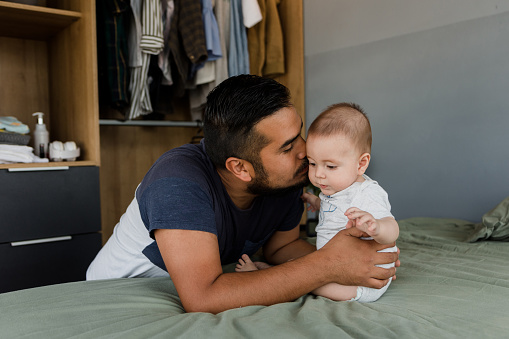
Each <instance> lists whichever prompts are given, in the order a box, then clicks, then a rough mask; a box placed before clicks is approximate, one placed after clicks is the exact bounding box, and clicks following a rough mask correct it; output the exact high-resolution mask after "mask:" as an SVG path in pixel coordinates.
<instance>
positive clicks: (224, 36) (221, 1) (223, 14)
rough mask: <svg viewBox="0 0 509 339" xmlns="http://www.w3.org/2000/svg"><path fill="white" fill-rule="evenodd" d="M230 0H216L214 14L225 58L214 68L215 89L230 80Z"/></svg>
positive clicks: (216, 63) (219, 60) (217, 61)
mask: <svg viewBox="0 0 509 339" xmlns="http://www.w3.org/2000/svg"><path fill="white" fill-rule="evenodd" d="M230 12H231V3H230V0H216V2H215V4H214V14H215V16H216V20H217V26H218V30H219V40H220V44H221V51H222V53H223V57H222V58H221V59H218V60H216V62H215V64H214V66H215V70H216V79H215V82H214V87H215V86H217V85H219V84H220V83H221V82H223V81H224V80H226V79H227V78H228V51H229V45H230Z"/></svg>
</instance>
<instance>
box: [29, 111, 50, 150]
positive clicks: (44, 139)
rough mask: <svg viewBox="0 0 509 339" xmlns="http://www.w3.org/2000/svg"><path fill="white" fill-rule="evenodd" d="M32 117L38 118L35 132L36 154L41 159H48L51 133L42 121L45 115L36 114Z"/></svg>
mask: <svg viewBox="0 0 509 339" xmlns="http://www.w3.org/2000/svg"><path fill="white" fill-rule="evenodd" d="M32 115H33V116H34V117H35V116H36V117H37V124H36V125H35V131H34V153H35V155H37V156H38V157H39V158H46V157H47V156H48V144H49V132H48V130H47V129H46V125H45V124H44V121H43V119H42V117H43V116H44V113H42V112H36V113H34V114H32Z"/></svg>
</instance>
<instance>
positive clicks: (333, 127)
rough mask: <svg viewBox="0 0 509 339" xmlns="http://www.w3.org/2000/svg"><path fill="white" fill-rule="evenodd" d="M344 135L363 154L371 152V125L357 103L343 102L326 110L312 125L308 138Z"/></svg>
mask: <svg viewBox="0 0 509 339" xmlns="http://www.w3.org/2000/svg"><path fill="white" fill-rule="evenodd" d="M311 134H314V135H317V136H325V137H328V136H331V135H338V134H340V135H344V136H346V137H348V138H350V139H351V140H352V141H353V142H354V144H355V145H357V148H358V149H359V151H360V152H361V153H370V152H371V140H372V136H371V125H370V123H369V119H368V116H367V115H366V113H364V110H363V109H362V108H361V107H360V106H359V105H357V104H355V103H349V102H341V103H338V104H334V105H331V106H329V107H327V108H326V109H325V111H323V112H322V113H321V114H320V115H319V116H318V117H317V118H316V119H315V120H314V121H313V123H312V124H311V126H310V127H309V130H308V136H309V135H311Z"/></svg>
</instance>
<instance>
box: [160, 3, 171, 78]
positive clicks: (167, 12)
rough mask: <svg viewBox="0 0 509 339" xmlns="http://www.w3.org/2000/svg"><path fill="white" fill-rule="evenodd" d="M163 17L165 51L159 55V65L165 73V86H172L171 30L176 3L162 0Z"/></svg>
mask: <svg viewBox="0 0 509 339" xmlns="http://www.w3.org/2000/svg"><path fill="white" fill-rule="evenodd" d="M161 7H162V16H163V37H164V49H163V51H162V52H161V53H159V56H158V59H157V64H158V66H159V68H160V69H161V72H162V73H163V80H162V82H161V83H162V84H163V85H172V84H173V79H172V77H171V67H170V46H169V40H170V28H171V20H172V18H173V12H174V11H175V3H174V1H173V0H161Z"/></svg>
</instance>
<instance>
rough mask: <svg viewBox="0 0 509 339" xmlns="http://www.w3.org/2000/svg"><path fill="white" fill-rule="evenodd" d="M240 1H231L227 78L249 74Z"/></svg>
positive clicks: (245, 36)
mask: <svg viewBox="0 0 509 339" xmlns="http://www.w3.org/2000/svg"><path fill="white" fill-rule="evenodd" d="M241 1H242V0H231V12H230V47H229V54H228V75H229V76H235V75H239V74H249V52H248V47H247V34H246V28H245V26H244V18H243V15H242V2H241Z"/></svg>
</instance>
